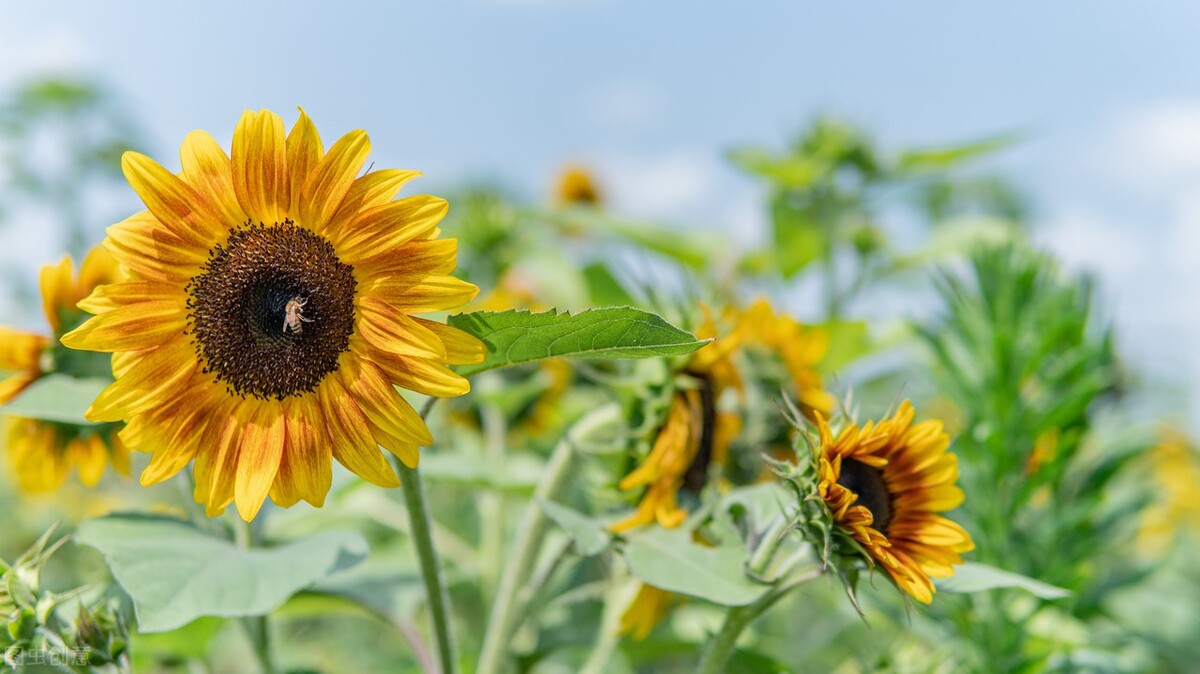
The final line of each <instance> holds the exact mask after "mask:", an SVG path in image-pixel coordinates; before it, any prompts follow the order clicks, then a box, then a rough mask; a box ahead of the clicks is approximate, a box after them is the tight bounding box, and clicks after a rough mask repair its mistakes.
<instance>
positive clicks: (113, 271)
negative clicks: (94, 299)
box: [75, 246, 125, 297]
mask: <svg viewBox="0 0 1200 674" xmlns="http://www.w3.org/2000/svg"><path fill="white" fill-rule="evenodd" d="M124 279H125V275H124V274H123V273H122V272H121V268H120V265H118V264H117V261H116V260H115V259H113V256H112V254H111V253H109V252H108V250H107V249H106V248H105V247H104V246H92V249H91V250H89V251H88V253H87V255H85V256H84V257H83V262H81V263H80V264H79V280H78V281H77V282H76V288H75V294H76V295H77V296H78V297H83V296H85V295H87V294H88V293H89V292H91V291H92V288H95V287H96V286H98V285H101V284H103V283H116V282H117V281H122V280H124Z"/></svg>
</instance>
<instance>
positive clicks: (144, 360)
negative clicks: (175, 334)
mask: <svg viewBox="0 0 1200 674" xmlns="http://www.w3.org/2000/svg"><path fill="white" fill-rule="evenodd" d="M196 371H197V367H196V360H195V357H194V355H193V354H192V348H191V345H189V344H188V343H187V342H186V341H184V340H177V341H175V342H173V343H169V344H167V345H165V346H163V347H161V348H153V349H148V350H146V351H145V352H143V353H142V354H139V355H137V356H136V360H135V362H134V364H133V366H132V367H130V368H129V370H128V371H126V372H125V373H124V374H122V375H120V376H119V378H118V379H117V381H115V382H113V383H112V384H110V385H109V386H108V388H105V389H104V390H103V391H101V392H100V395H98V396H96V400H94V401H93V402H92V406H91V407H90V408H88V411H87V415H86V416H87V418H88V419H90V420H92V421H120V420H122V419H126V418H129V417H131V416H133V415H135V414H140V413H142V412H145V411H147V410H149V409H151V408H153V407H154V406H156V405H164V404H167V401H168V400H170V399H172V398H174V397H175V396H176V395H178V394H179V393H180V387H182V386H184V385H189V389H187V390H191V388H190V387H191V384H190V383H189V379H191V378H192V377H193V375H195V374H196ZM197 385H199V384H197Z"/></svg>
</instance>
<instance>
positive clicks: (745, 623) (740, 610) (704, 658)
mask: <svg viewBox="0 0 1200 674" xmlns="http://www.w3.org/2000/svg"><path fill="white" fill-rule="evenodd" d="M824 573H825V572H824V570H823V569H821V567H816V568H814V569H810V570H809V571H806V572H805V573H802V574H800V575H798V576H795V577H793V578H792V579H790V580H788V581H786V582H784V583H782V584H781V585H779V586H777V587H775V588H773V589H771V590H770V591H768V592H767V593H766V594H764V595H763V596H762V597H760V598H759V599H757V600H756V601H755V602H754V603H752V604H747V605H746V606H731V607H730V608H729V612H728V613H726V614H725V622H724V623H723V624H722V625H721V630H720V631H719V632H717V634H716V636H714V637H713V638H712V640H710V641H709V642H708V646H706V647H705V648H704V652H703V653H702V654H701V655H700V664H699V665H698V666H697V668H696V672H697V674H719V673H720V672H724V671H725V665H726V663H728V662H729V658H730V657H732V656H733V651H734V649H735V647H736V645H737V640H738V637H740V636H741V635H742V632H744V631H745V629H746V628H747V627H749V626H750V623H752V622H754V621H755V620H756V619H757V618H758V616H760V615H762V614H763V613H765V612H766V610H767V609H769V608H771V607H772V606H774V605H775V602H777V601H779V600H780V599H782V598H783V596H784V595H786V594H787V593H788V592H791V591H792V590H793V589H795V588H796V587H798V586H800V585H802V584H803V583H807V582H808V581H810V580H813V579H815V578H819V577H820V576H821V575H822V574H824Z"/></svg>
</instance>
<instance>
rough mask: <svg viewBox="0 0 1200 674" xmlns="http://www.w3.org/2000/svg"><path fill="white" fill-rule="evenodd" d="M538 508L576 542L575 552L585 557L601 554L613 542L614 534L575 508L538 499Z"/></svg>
mask: <svg viewBox="0 0 1200 674" xmlns="http://www.w3.org/2000/svg"><path fill="white" fill-rule="evenodd" d="M538 506H540V507H541V509H542V512H544V513H546V516H547V517H549V518H550V519H552V520H554V522H555V523H556V524H558V526H560V527H562V528H563V531H566V532H567V535H568V536H570V537H571V540H573V541H575V551H576V552H578V553H579V554H580V555H581V556H583V557H590V556H592V555H595V554H597V553H599V552H600V551H601V550H604V549H605V548H607V547H608V542H609V541H610V540H612V534H610V533H609V532H608V529H606V528H604V525H603V524H601V523H600V522H597V521H596V520H594V519H592V518H591V517H588V516H587V515H584V514H583V513H581V512H579V511H578V510H575V509H574V508H568V507H567V506H565V505H563V504H561V503H555V502H554V501H547V500H545V499H538Z"/></svg>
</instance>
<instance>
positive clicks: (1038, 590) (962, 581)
mask: <svg viewBox="0 0 1200 674" xmlns="http://www.w3.org/2000/svg"><path fill="white" fill-rule="evenodd" d="M934 583H935V584H936V585H937V588H938V589H939V590H941V591H942V592H959V593H970V592H983V591H985V590H997V589H1001V588H1006V587H1016V588H1020V589H1022V590H1025V591H1026V592H1029V593H1030V594H1033V595H1034V596H1037V597H1041V598H1042V599H1062V598H1063V597H1069V596H1071V591H1070V590H1065V589H1063V588H1061V587H1055V586H1054V585H1050V584H1049V583H1043V582H1042V581H1040V580H1034V579H1032V578H1029V577H1027V576H1022V575H1021V574H1019V573H1013V572H1012V571H1005V570H1004V569H997V568H996V567H994V566H988V565H987V564H979V563H977V562H964V563H963V564H962V565H961V566H957V567H955V568H954V575H953V576H950V577H949V578H940V579H937V580H935V581H934Z"/></svg>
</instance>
